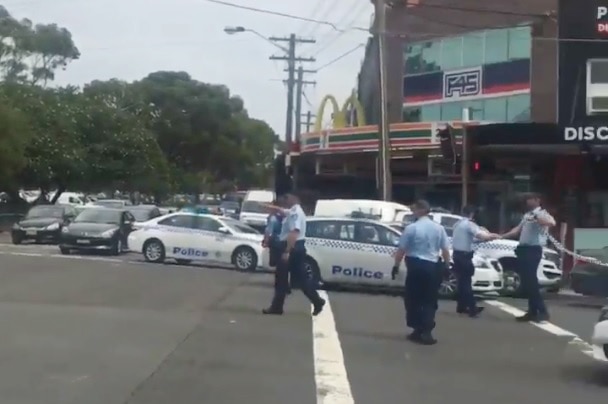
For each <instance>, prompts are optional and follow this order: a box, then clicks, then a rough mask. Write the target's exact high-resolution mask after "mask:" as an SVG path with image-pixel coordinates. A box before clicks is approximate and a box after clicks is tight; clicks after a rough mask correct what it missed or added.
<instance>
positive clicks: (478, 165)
mask: <svg viewBox="0 0 608 404" xmlns="http://www.w3.org/2000/svg"><path fill="white" fill-rule="evenodd" d="M480 169H481V163H480V162H479V161H474V162H473V172H477V171H479V170H480Z"/></svg>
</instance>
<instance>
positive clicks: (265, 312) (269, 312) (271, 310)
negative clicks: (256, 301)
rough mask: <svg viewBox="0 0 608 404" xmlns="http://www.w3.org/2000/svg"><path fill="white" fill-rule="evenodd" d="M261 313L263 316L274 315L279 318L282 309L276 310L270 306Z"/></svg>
mask: <svg viewBox="0 0 608 404" xmlns="http://www.w3.org/2000/svg"><path fill="white" fill-rule="evenodd" d="M262 313H263V314H274V315H277V316H280V315H281V314H283V309H276V308H274V307H272V306H270V307H269V308H267V309H264V310H262Z"/></svg>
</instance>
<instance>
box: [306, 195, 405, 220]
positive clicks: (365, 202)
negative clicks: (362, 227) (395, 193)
mask: <svg viewBox="0 0 608 404" xmlns="http://www.w3.org/2000/svg"><path fill="white" fill-rule="evenodd" d="M353 212H361V213H364V214H366V215H374V216H377V217H378V221H380V222H384V223H393V222H401V221H402V220H403V218H404V217H405V216H406V215H409V214H411V213H412V210H411V209H410V208H409V207H407V206H405V205H402V204H400V203H396V202H387V201H376V200H373V199H319V200H318V201H317V204H316V205H315V213H314V215H315V216H326V217H328V216H333V217H345V216H349V215H351V214H352V213H353Z"/></svg>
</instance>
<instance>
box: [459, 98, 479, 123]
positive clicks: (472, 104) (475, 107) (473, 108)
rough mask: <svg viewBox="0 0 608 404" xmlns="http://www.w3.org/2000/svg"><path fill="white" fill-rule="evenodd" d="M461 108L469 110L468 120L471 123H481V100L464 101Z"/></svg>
mask: <svg viewBox="0 0 608 404" xmlns="http://www.w3.org/2000/svg"><path fill="white" fill-rule="evenodd" d="M462 107H463V108H470V112H469V113H470V115H469V119H471V120H472V121H482V120H483V119H484V117H483V100H474V101H464V102H463V103H462Z"/></svg>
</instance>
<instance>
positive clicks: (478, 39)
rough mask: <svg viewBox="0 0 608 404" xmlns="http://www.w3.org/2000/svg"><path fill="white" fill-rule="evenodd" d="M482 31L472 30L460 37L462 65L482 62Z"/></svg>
mask: <svg viewBox="0 0 608 404" xmlns="http://www.w3.org/2000/svg"><path fill="white" fill-rule="evenodd" d="M483 42H484V33H483V32H473V33H471V34H467V35H465V36H464V37H463V38H462V66H463V67H473V66H480V65H482V64H483V51H484V47H483Z"/></svg>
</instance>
